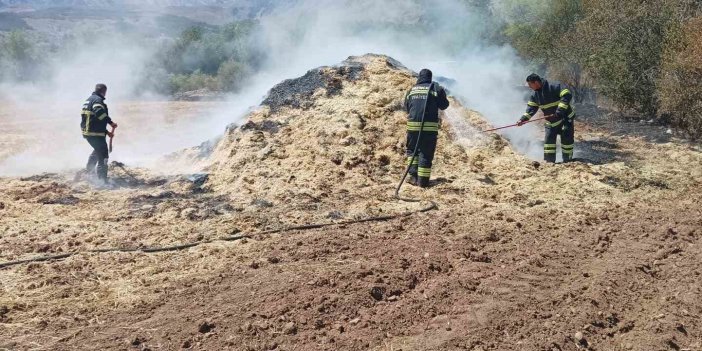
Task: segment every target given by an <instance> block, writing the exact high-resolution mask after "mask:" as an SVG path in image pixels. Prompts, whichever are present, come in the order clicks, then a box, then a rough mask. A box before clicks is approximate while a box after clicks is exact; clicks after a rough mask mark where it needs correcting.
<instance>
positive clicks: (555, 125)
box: [546, 120, 563, 127]
mask: <svg viewBox="0 0 702 351" xmlns="http://www.w3.org/2000/svg"><path fill="white" fill-rule="evenodd" d="M561 123H563V120H560V121H558V122H553V123H549V122H546V126H548V127H558V126H559V125H561Z"/></svg>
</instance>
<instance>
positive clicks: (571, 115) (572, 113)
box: [568, 110, 575, 118]
mask: <svg viewBox="0 0 702 351" xmlns="http://www.w3.org/2000/svg"><path fill="white" fill-rule="evenodd" d="M573 116H575V110H573V112H571V113H570V114H569V115H568V118H573Z"/></svg>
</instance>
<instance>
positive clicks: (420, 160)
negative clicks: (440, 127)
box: [406, 131, 438, 187]
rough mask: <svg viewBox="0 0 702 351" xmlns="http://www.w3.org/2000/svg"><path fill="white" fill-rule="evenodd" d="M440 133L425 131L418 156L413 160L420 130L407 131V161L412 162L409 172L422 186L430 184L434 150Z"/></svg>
mask: <svg viewBox="0 0 702 351" xmlns="http://www.w3.org/2000/svg"><path fill="white" fill-rule="evenodd" d="M437 136H438V134H437V133H436V132H427V131H423V132H422V135H421V140H420V141H419V148H418V150H417V157H415V158H414V161H413V162H412V153H413V152H414V147H415V145H417V137H419V132H418V131H416V132H415V131H412V132H407V147H406V150H407V153H406V154H407V162H408V164H409V162H412V165H411V167H410V171H409V174H410V175H411V176H412V177H413V178H415V179H417V185H419V186H421V187H427V186H429V178H430V177H431V165H432V161H434V152H435V151H436V140H437Z"/></svg>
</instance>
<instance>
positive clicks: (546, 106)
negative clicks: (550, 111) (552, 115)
mask: <svg viewBox="0 0 702 351" xmlns="http://www.w3.org/2000/svg"><path fill="white" fill-rule="evenodd" d="M558 104H560V101H556V102H552V103H550V104H546V105H541V106H539V107H541V108H542V109H546V108H551V107H555V106H558Z"/></svg>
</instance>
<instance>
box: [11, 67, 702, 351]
mask: <svg viewBox="0 0 702 351" xmlns="http://www.w3.org/2000/svg"><path fill="white" fill-rule="evenodd" d="M413 81H414V77H413V73H412V72H409V71H407V70H406V69H404V68H403V67H401V66H400V65H399V63H397V62H395V61H393V60H391V59H389V58H387V57H383V56H364V57H359V58H354V59H351V60H350V61H347V62H345V63H344V64H342V65H340V66H338V67H326V68H320V69H317V70H313V71H311V73H308V75H306V76H304V77H301V78H300V79H298V80H292V81H288V82H285V83H283V84H281V85H280V86H278V87H276V88H274V89H273V90H272V93H273V94H271V98H270V99H267V100H266V105H264V106H262V107H261V108H260V109H258V110H256V111H254V112H252V113H251V115H250V116H249V118H248V120H247V121H246V123H244V124H243V125H242V126H240V127H238V128H231V129H229V130H228V131H227V132H226V133H225V135H224V137H223V138H222V139H221V140H220V142H219V143H218V144H217V145H214V147H212V148H211V149H205V150H203V149H202V148H200V149H198V148H194V149H191V150H187V151H184V152H183V153H181V154H179V155H175V156H172V159H171V160H169V161H177V162H191V163H193V164H198V165H200V166H201V167H202V169H203V170H202V174H196V175H193V174H185V175H175V176H162V175H159V173H158V172H155V170H149V169H139V168H134V167H130V166H129V165H124V166H122V165H120V164H113V165H112V166H111V169H110V172H111V174H112V178H113V181H114V184H115V188H114V189H101V188H98V187H95V186H94V185H92V183H91V182H90V181H87V180H85V179H84V177H83V178H80V177H79V178H78V179H74V174H75V172H65V173H60V174H42V175H36V176H32V177H25V178H3V179H1V180H2V181H1V182H0V264H2V263H3V262H8V261H13V260H20V259H27V258H32V257H38V256H42V255H55V254H62V253H75V254H73V255H72V256H70V257H68V258H66V259H63V260H57V261H51V262H32V263H27V264H20V265H14V266H11V267H7V268H2V269H0V350H2V349H8V350H75V349H110V350H112V349H114V350H173V349H195V350H225V349H226V350H383V351H385V350H395V351H397V350H404V351H407V350H475V351H478V350H483V351H487V350H539V351H541V350H547V351H553V350H646V351H648V350H702V322H700V321H701V320H702V319H701V318H700V317H701V316H702V299H701V298H700V296H701V294H702V283H700V279H701V278H702V277H701V274H702V266H700V262H702V248H701V246H700V244H701V243H702V152H701V149H700V147H699V145H694V144H689V143H686V142H683V141H680V140H677V139H675V138H669V139H666V140H663V141H661V140H657V139H655V138H648V137H646V135H641V134H635V135H626V134H623V133H621V132H620V130H612V128H610V126H609V125H607V124H606V123H595V122H597V121H599V120H601V119H602V118H601V116H594V115H589V116H583V118H582V120H581V121H580V122H578V124H577V125H576V130H577V131H578V132H577V139H576V140H577V143H576V156H577V157H579V159H580V160H581V161H579V162H573V163H568V164H556V165H551V164H545V163H542V162H534V161H532V160H530V159H528V158H526V157H524V156H522V155H520V154H519V153H518V152H515V151H514V150H513V149H512V148H511V146H510V144H509V142H508V141H507V140H505V139H503V138H502V137H500V136H498V135H488V136H486V135H482V134H480V133H479V132H477V131H478V130H479V129H483V128H486V127H487V126H488V123H487V121H485V120H484V118H483V117H482V116H480V115H479V114H478V113H476V112H474V111H471V110H469V109H467V108H464V107H462V106H460V104H459V103H458V102H456V101H452V107H451V108H450V109H449V110H447V111H446V113H445V114H444V124H443V126H442V132H441V134H440V140H439V148H438V151H437V159H436V164H435V166H434V173H433V177H434V179H435V180H434V182H433V186H432V187H431V188H429V189H427V190H420V189H417V188H413V187H412V186H409V185H406V186H405V187H404V188H403V194H404V195H406V196H411V197H416V198H420V199H423V200H424V201H423V202H420V203H407V202H400V201H397V200H394V199H393V197H392V195H393V191H394V187H395V186H396V184H397V181H398V180H399V177H400V175H401V174H402V173H401V172H402V171H403V170H404V162H405V160H404V155H403V147H404V130H403V128H404V119H405V115H404V112H403V111H402V110H401V102H402V98H403V94H404V91H406V90H407V88H408V87H410V86H411V85H412V83H413ZM291 102H295V103H294V104H291ZM181 104H183V103H181ZM586 111H587V110H586ZM589 113H592V114H595V113H596V112H589ZM641 128H642V130H643V127H641ZM652 128H653V127H652ZM656 128H657V127H656ZM536 130H538V128H537V129H536ZM651 133H654V132H653V131H652V132H651ZM656 133H657V132H656ZM644 134H645V133H644ZM0 138H2V140H0V141H2V142H3V143H8V144H10V143H12V141H11V140H9V139H11V138H15V139H13V140H17V139H18V138H21V136H13V135H12V134H11V133H10V134H9V136H7V135H3V136H0ZM429 200H433V201H435V202H436V203H437V205H438V209H435V210H432V211H428V212H423V213H416V214H412V215H410V216H401V217H398V218H394V219H389V220H386V221H378V222H365V223H355V224H345V225H339V226H332V227H323V228H313V229H308V230H292V231H283V232H281V233H276V234H257V233H261V232H262V231H264V230H270V229H277V228H283V227H286V226H291V225H302V224H308V223H326V222H334V221H349V220H353V219H362V218H367V217H369V216H382V215H390V214H397V213H403V212H405V211H412V210H416V209H419V208H421V207H424V206H425V205H426V204H427V203H428V201H429ZM219 238H229V239H231V240H229V241H218V240H217V239H219ZM234 238H239V240H233V239H234ZM191 242H204V243H203V244H201V245H198V246H195V247H192V248H188V249H185V250H181V251H172V252H159V253H144V252H140V251H133V252H106V253H96V252H88V250H94V249H103V248H121V249H145V248H152V247H159V246H164V245H174V244H184V243H191Z"/></svg>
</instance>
